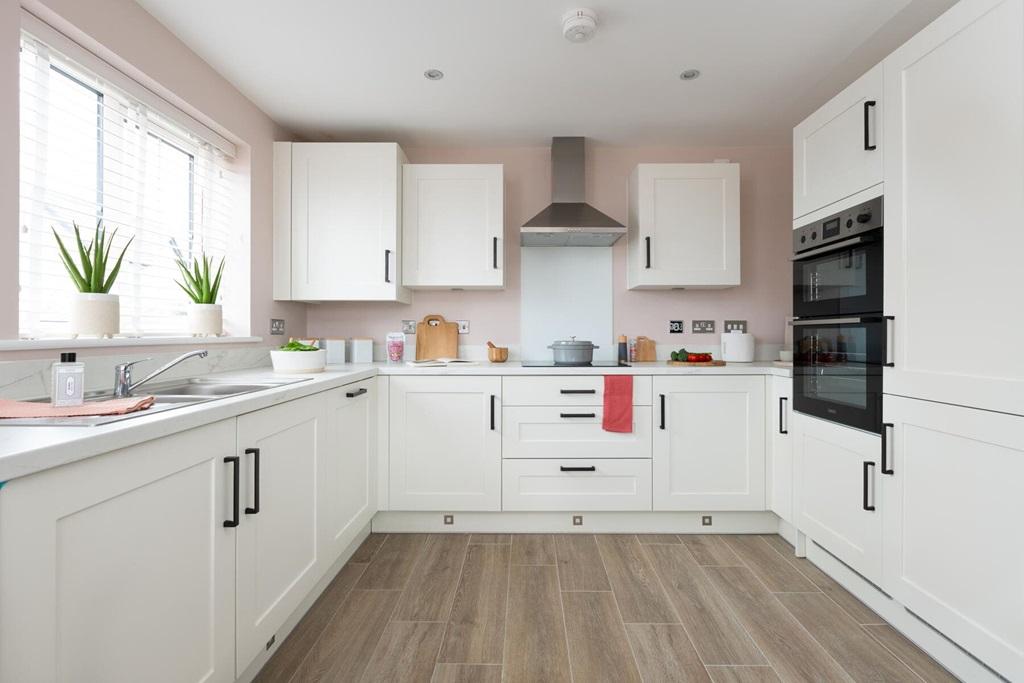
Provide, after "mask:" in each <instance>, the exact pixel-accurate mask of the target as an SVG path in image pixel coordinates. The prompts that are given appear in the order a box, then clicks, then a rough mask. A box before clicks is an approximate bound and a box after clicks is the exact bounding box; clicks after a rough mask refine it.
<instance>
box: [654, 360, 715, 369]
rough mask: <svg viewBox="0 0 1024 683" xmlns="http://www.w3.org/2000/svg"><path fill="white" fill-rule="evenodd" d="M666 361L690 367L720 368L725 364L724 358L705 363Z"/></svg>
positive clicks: (670, 363)
mask: <svg viewBox="0 0 1024 683" xmlns="http://www.w3.org/2000/svg"><path fill="white" fill-rule="evenodd" d="M667 362H668V364H669V365H681V366H689V367H692V368H720V367H722V366H723V365H725V361H724V360H710V361H708V362H707V363H691V362H689V361H685V360H670V361H667Z"/></svg>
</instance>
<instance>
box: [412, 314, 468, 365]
mask: <svg viewBox="0 0 1024 683" xmlns="http://www.w3.org/2000/svg"><path fill="white" fill-rule="evenodd" d="M458 356H459V325H458V323H450V322H448V321H447V320H445V319H444V316H443V315H433V314H432V315H428V316H424V317H423V320H421V321H420V322H418V323H416V360H433V359H435V358H458Z"/></svg>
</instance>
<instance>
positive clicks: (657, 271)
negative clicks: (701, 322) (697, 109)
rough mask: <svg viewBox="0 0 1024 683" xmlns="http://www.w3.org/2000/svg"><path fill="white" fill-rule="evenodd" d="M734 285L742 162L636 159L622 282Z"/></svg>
mask: <svg viewBox="0 0 1024 683" xmlns="http://www.w3.org/2000/svg"><path fill="white" fill-rule="evenodd" d="M739 284H740V166H739V164H730V163H718V164H639V165H638V166H637V167H636V168H635V169H633V173H632V174H631V175H630V177H629V228H628V234H627V265H626V285H627V287H628V288H629V289H672V288H679V287H685V288H692V289H718V288H724V287H735V286H737V285H739Z"/></svg>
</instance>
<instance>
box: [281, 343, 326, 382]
mask: <svg viewBox="0 0 1024 683" xmlns="http://www.w3.org/2000/svg"><path fill="white" fill-rule="evenodd" d="M270 362H271V363H273V364H274V372H283V373H289V374H300V373H307V372H323V371H324V368H326V367H327V351H326V350H324V349H321V348H319V347H317V346H313V345H311V344H306V343H303V342H301V341H298V340H294V339H293V340H292V341H290V342H288V343H287V344H285V345H284V346H282V347H281V348H279V349H273V350H272V351H271V352H270Z"/></svg>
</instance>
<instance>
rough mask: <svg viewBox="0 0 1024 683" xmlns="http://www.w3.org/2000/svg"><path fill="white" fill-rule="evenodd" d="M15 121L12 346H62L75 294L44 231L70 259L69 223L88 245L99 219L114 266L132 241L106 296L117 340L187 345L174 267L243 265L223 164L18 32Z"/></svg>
mask: <svg viewBox="0 0 1024 683" xmlns="http://www.w3.org/2000/svg"><path fill="white" fill-rule="evenodd" d="M20 116H21V148H20V162H21V174H20V198H21V201H20V239H19V248H20V253H19V287H20V293H19V297H20V298H19V302H20V305H19V309H20V312H19V313H20V315H19V329H20V336H21V337H23V338H45V337H67V336H68V333H69V331H70V330H69V329H68V322H67V321H68V317H69V310H70V301H71V298H72V296H73V293H74V292H75V291H77V290H76V289H75V287H74V285H73V284H72V282H71V278H70V277H69V276H68V274H67V272H66V271H65V270H64V266H63V265H62V264H61V262H60V258H59V256H58V249H57V245H56V240H55V239H54V237H53V232H52V230H51V228H52V229H55V230H56V231H57V233H58V234H59V235H60V236H61V239H63V240H64V243H65V245H66V246H68V248H69V250H70V251H71V252H72V254H74V253H75V251H76V250H75V249H74V248H73V245H74V232H73V229H72V224H73V223H77V224H78V226H79V228H80V229H81V231H82V237H83V240H85V241H86V243H88V241H89V240H91V239H92V234H93V231H94V229H95V227H96V223H97V221H98V220H102V221H103V223H104V225H105V226H106V228H107V233H108V236H109V235H110V234H111V233H112V232H113V230H114V229H115V228H116V229H117V237H116V238H115V239H114V244H113V249H112V252H111V254H112V257H111V261H113V260H114V259H113V254H117V253H120V250H121V248H122V247H123V246H124V244H125V243H126V242H127V241H128V239H129V238H130V237H132V236H134V240H133V242H132V243H131V246H130V247H129V248H128V252H127V254H126V255H125V258H124V262H123V264H122V266H121V271H120V274H119V275H118V277H117V281H116V282H115V284H114V286H113V288H112V289H111V293H112V294H118V295H120V300H121V333H122V334H124V335H129V336H183V335H185V334H186V317H185V316H186V306H187V304H188V298H187V297H186V295H185V293H184V292H182V291H181V289H180V288H179V287H178V286H177V285H176V284H175V280H176V279H179V278H180V274H179V273H178V270H177V267H176V266H175V257H176V256H178V255H181V256H182V257H183V258H184V259H185V260H186V261H187V262H190V261H191V259H192V258H193V257H198V256H200V255H201V254H202V253H204V252H205V253H206V254H207V255H210V256H213V257H214V258H215V259H217V261H218V262H219V260H220V258H221V257H222V256H227V265H226V266H225V269H229V268H231V266H232V260H233V258H234V259H237V258H240V257H241V255H240V254H239V251H238V249H237V246H238V245H240V244H243V243H244V240H242V239H240V236H239V235H237V230H238V227H237V226H238V221H236V220H235V217H234V210H233V183H234V179H233V177H232V172H231V166H230V161H231V160H230V159H227V158H226V157H225V155H224V154H223V153H221V152H220V151H219V150H218V149H217V148H215V147H214V146H213V145H211V144H209V143H207V142H205V141H204V140H202V139H200V137H199V136H197V135H195V134H194V133H192V132H190V131H189V130H187V129H185V128H184V127H182V126H181V125H179V124H177V123H174V122H172V121H171V120H170V119H169V118H168V117H166V116H162V115H161V114H160V113H159V112H157V111H154V110H153V109H151V108H149V107H147V106H146V105H145V104H143V103H142V102H141V101H139V100H138V99H136V98H133V97H131V96H129V95H128V94H126V93H125V92H124V91H122V90H120V89H118V88H117V87H115V86H114V85H112V84H110V83H109V82H107V81H105V80H104V79H103V78H101V77H100V76H98V75H96V74H95V73H91V72H90V71H88V70H86V69H84V68H83V67H81V66H79V65H77V64H75V63H74V62H72V61H71V60H69V59H67V58H65V57H63V56H62V55H60V54H58V53H57V52H55V51H54V50H53V49H51V48H49V47H47V46H46V45H45V44H43V43H42V42H41V41H39V40H37V39H35V38H33V37H32V36H31V35H29V34H27V33H22V39H21V65H20ZM232 250H234V252H233V253H232Z"/></svg>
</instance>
